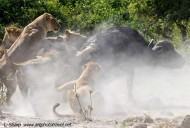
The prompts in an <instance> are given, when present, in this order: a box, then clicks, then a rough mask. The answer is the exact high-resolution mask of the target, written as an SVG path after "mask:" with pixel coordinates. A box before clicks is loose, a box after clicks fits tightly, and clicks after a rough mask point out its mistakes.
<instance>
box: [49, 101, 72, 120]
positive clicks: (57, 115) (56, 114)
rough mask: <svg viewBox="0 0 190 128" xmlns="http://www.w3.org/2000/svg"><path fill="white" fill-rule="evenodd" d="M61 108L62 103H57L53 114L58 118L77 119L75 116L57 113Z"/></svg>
mask: <svg viewBox="0 0 190 128" xmlns="http://www.w3.org/2000/svg"><path fill="white" fill-rule="evenodd" d="M59 106H60V103H56V104H55V105H54V106H53V113H54V115H55V116H56V117H62V118H63V117H75V116H74V115H63V114H59V113H57V111H56V109H57V107H59Z"/></svg>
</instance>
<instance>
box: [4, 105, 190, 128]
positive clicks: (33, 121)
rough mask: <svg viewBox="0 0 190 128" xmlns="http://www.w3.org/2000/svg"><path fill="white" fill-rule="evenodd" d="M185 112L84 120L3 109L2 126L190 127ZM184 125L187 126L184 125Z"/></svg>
mask: <svg viewBox="0 0 190 128" xmlns="http://www.w3.org/2000/svg"><path fill="white" fill-rule="evenodd" d="M185 111H186V112H185ZM179 113H181V116H179ZM185 113H188V111H187V110H186V109H180V108H177V109H171V110H154V111H150V110H149V111H146V110H145V111H142V110H132V111H128V112H126V116H119V115H117V116H116V115H113V116H107V117H96V118H95V117H94V118H92V120H91V121H84V120H83V119H82V118H67V117H65V118H57V117H30V116H28V117H26V116H16V115H13V114H8V113H7V112H6V111H4V110H3V118H1V120H0V128H4V127H10V128H18V127H20V128H39V127H44V128H45V127H50V128H51V127H52V128H53V127H55V128H62V127H65V128H67V127H71V128H190V120H189V119H190V118H188V119H186V122H185V123H186V124H184V122H183V120H184V119H185ZM182 122H183V123H182ZM182 125H184V126H185V125H187V126H185V127H182ZM188 126H189V127H188Z"/></svg>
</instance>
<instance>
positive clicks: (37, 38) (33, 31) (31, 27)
mask: <svg viewBox="0 0 190 128" xmlns="http://www.w3.org/2000/svg"><path fill="white" fill-rule="evenodd" d="M59 27H60V25H59V23H58V22H57V20H56V19H55V18H54V17H53V16H52V15H51V14H49V13H44V14H42V15H41V16H39V17H38V18H36V19H35V20H34V21H33V22H31V23H30V24H28V25H27V26H26V27H25V28H24V30H23V31H22V33H21V35H20V36H19V37H18V38H17V40H16V41H15V42H14V43H13V45H12V46H11V47H10V49H9V50H8V52H7V54H8V57H9V59H10V60H11V61H13V62H15V63H20V62H24V61H26V60H29V59H32V58H35V57H36V56H37V55H38V51H39V50H41V49H43V48H46V47H49V45H51V42H50V41H48V40H47V39H46V35H47V32H48V31H58V29H59ZM0 63H1V67H0V74H1V82H3V83H4V84H5V86H6V87H7V94H6V96H7V99H6V102H9V101H10V98H11V96H12V95H13V93H14V92H15V90H16V82H15V77H14V74H15V70H14V69H13V68H11V65H10V63H7V61H6V57H5V55H4V56H3V57H2V59H1V60H0ZM7 78H10V79H9V80H7Z"/></svg>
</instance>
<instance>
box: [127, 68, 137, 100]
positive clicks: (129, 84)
mask: <svg viewBox="0 0 190 128" xmlns="http://www.w3.org/2000/svg"><path fill="white" fill-rule="evenodd" d="M134 73H135V70H134V69H133V68H132V69H129V70H128V75H127V96H128V100H129V101H130V102H134V101H135V100H134V97H133V80H134Z"/></svg>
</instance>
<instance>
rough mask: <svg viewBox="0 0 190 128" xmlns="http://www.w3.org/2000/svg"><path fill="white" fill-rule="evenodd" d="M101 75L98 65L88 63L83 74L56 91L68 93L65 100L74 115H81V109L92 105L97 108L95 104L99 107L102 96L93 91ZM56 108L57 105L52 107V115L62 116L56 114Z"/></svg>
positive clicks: (84, 66)
mask: <svg viewBox="0 0 190 128" xmlns="http://www.w3.org/2000/svg"><path fill="white" fill-rule="evenodd" d="M101 75H102V71H101V68H100V65H99V64H97V63H94V62H88V63H87V64H85V65H83V72H82V74H81V75H80V77H79V78H78V79H77V80H74V81H71V82H68V83H66V84H64V85H62V86H60V87H59V88H58V91H65V90H67V91H68V94H67V98H68V101H69V105H70V107H71V109H72V111H73V112H74V113H75V114H81V109H82V108H83V107H87V106H89V105H90V106H91V105H92V104H94V105H95V106H97V105H96V104H97V103H98V104H99V105H100V104H101V102H103V97H102V95H101V94H100V93H99V92H96V91H95V89H94V87H95V86H96V84H97V82H98V81H99V80H100V78H101ZM72 88H74V90H72ZM58 106H59V104H58V103H57V104H55V105H54V107H53V112H54V114H55V115H56V116H64V115H61V114H58V113H57V112H56V108H57V107H58ZM81 107H82V108H81ZM91 107H93V105H92V106H91ZM95 109H96V108H95Z"/></svg>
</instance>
